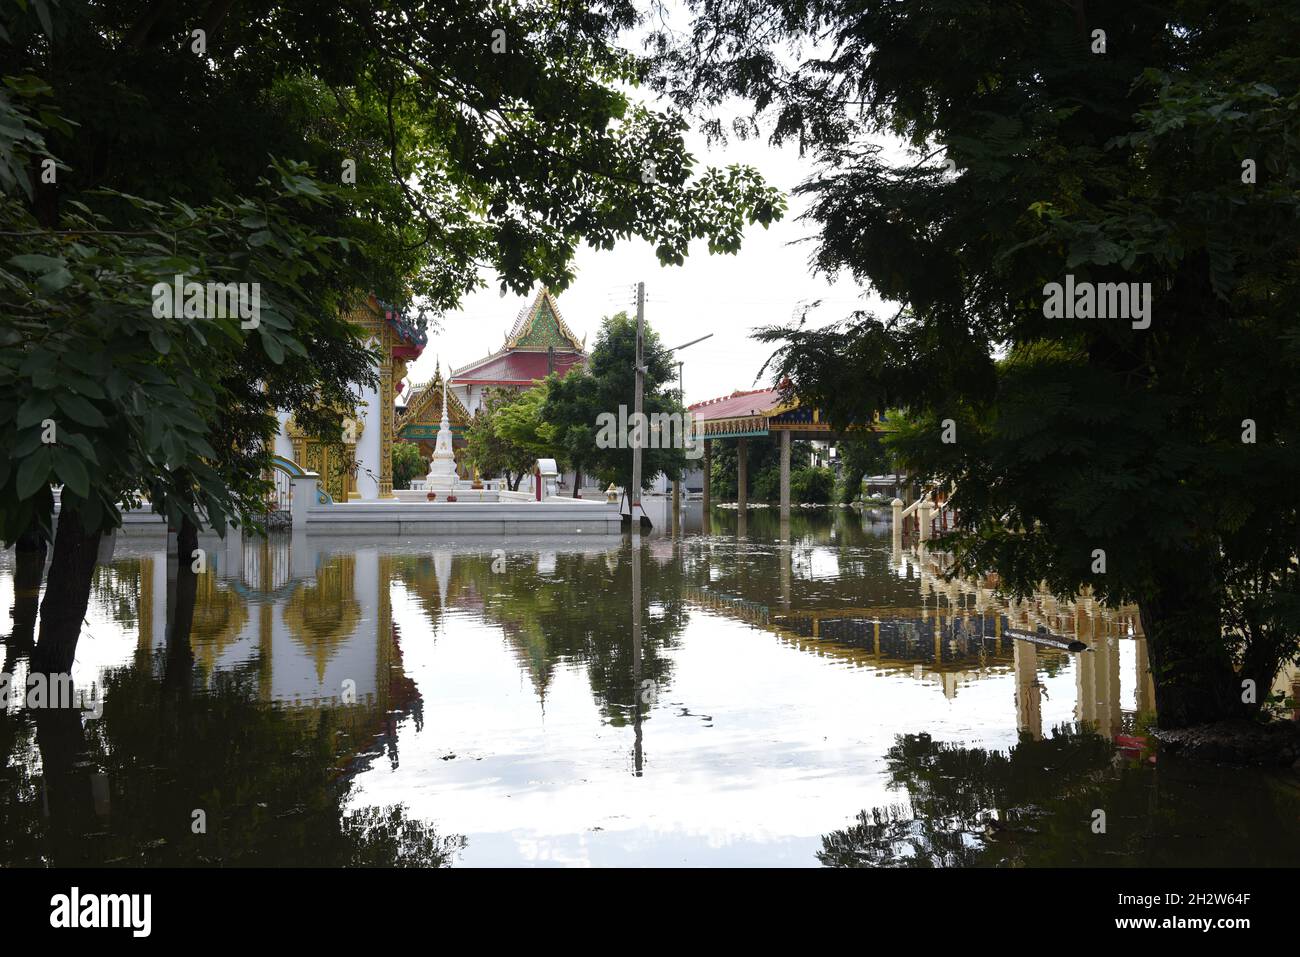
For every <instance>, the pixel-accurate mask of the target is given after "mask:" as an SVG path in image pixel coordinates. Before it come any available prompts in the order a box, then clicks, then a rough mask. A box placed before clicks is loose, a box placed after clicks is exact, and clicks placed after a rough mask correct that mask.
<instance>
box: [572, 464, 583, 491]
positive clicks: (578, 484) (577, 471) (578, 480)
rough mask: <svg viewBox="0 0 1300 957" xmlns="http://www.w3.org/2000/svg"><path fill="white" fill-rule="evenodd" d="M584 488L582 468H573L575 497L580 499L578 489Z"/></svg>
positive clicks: (576, 466)
mask: <svg viewBox="0 0 1300 957" xmlns="http://www.w3.org/2000/svg"><path fill="white" fill-rule="evenodd" d="M580 488H582V466H581V465H575V466H574V467H573V497H574V498H577V497H578V489H580Z"/></svg>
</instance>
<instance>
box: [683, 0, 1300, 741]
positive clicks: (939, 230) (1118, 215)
mask: <svg viewBox="0 0 1300 957" xmlns="http://www.w3.org/2000/svg"><path fill="white" fill-rule="evenodd" d="M691 6H692V7H693V9H694V10H695V11H696V14H697V15H696V18H695V21H694V28H693V31H692V36H691V43H692V46H691V47H685V46H681V45H674V44H673V42H672V41H671V40H670V39H668V38H666V37H665V38H664V39H663V40H662V42H661V44H660V47H659V51H660V54H661V57H660V67H661V71H660V74H659V81H658V82H659V83H660V84H661V85H662V86H663V87H664V88H665V89H667V90H669V92H670V93H671V94H672V95H673V96H675V97H676V101H677V102H678V103H679V104H682V105H686V104H694V105H697V106H700V107H706V108H707V107H709V106H710V105H712V104H717V103H720V102H721V101H722V99H723V98H724V97H726V96H728V95H731V94H737V93H739V94H741V95H743V96H745V97H747V98H748V99H749V101H750V102H751V103H752V104H753V107H754V109H753V112H752V113H751V115H750V119H751V120H753V119H756V117H757V115H758V114H763V113H767V112H772V113H774V114H775V125H774V130H775V135H776V136H777V137H778V138H794V139H797V140H798V142H799V143H800V145H801V147H802V148H803V149H805V150H807V151H810V152H811V153H812V154H813V157H814V160H815V161H816V163H817V166H818V172H817V174H816V175H815V176H814V177H812V178H811V179H810V180H809V181H807V182H806V183H805V184H803V185H802V186H801V187H800V191H801V192H802V193H803V194H804V195H806V196H808V197H809V198H810V200H811V203H812V205H811V209H810V216H811V218H812V219H813V220H815V221H816V222H817V223H818V224H819V226H820V235H819V237H818V248H817V252H816V254H815V260H814V261H815V263H816V265H817V267H818V268H820V269H822V270H825V271H827V272H833V271H837V270H840V269H844V270H847V271H848V272H850V273H851V274H852V275H853V276H855V277H856V278H857V279H859V280H860V281H862V282H864V283H870V284H871V285H872V286H873V287H874V288H875V290H876V291H878V292H879V294H880V295H881V296H882V297H884V298H885V299H887V300H890V301H892V302H893V303H894V304H895V305H896V307H897V309H896V311H894V312H893V313H892V314H888V315H884V316H877V315H874V314H871V313H869V312H867V311H858V312H855V313H854V314H852V315H851V316H849V317H847V318H846V319H845V320H844V321H843V322H841V323H839V324H836V325H834V326H832V327H829V328H820V329H814V328H809V327H806V326H799V327H793V328H774V329H767V330H765V331H763V333H762V335H761V338H763V339H764V340H765V341H768V342H773V343H775V344H777V345H778V351H777V355H776V362H775V368H776V373H777V375H778V376H786V375H788V376H790V377H791V379H792V380H793V383H794V385H793V389H794V391H796V392H798V393H799V394H800V395H801V396H802V397H803V398H805V399H806V400H807V401H809V402H813V403H816V404H817V405H818V406H819V407H820V408H821V409H823V410H824V411H825V412H826V413H827V414H829V416H830V417H831V420H832V421H833V422H835V423H836V424H837V425H839V426H841V427H844V426H847V425H850V424H854V423H865V422H867V421H869V418H870V416H871V413H872V412H873V411H874V410H879V409H885V408H893V407H901V408H904V409H906V410H907V411H908V412H909V413H910V414H911V415H912V416H913V418H914V422H915V424H914V426H913V427H910V428H908V429H906V430H904V431H903V432H902V433H900V435H899V436H898V439H897V441H896V442H894V443H893V448H894V449H895V450H896V452H897V454H898V455H899V457H900V458H901V460H902V463H903V464H904V465H905V466H906V467H908V468H909V470H911V471H913V472H914V473H916V474H918V475H922V476H926V477H928V478H929V479H931V480H933V481H935V482H937V483H939V484H942V485H944V486H945V487H947V488H948V489H949V490H952V491H954V494H953V497H952V504H953V505H954V507H955V508H956V509H957V510H958V516H959V520H958V527H957V528H956V530H955V531H954V533H953V534H952V535H950V536H949V537H948V539H947V545H948V547H950V548H951V549H952V550H953V551H954V553H955V555H956V558H957V566H956V567H957V569H958V570H960V571H965V572H972V571H976V570H987V569H992V570H995V571H997V572H998V573H999V574H1000V575H1001V578H1002V581H1003V583H1004V587H1007V588H1008V589H1011V590H1014V591H1017V592H1020V593H1024V592H1027V591H1028V589H1030V588H1031V587H1032V585H1033V584H1034V583H1036V582H1039V581H1046V582H1047V583H1048V585H1049V586H1050V587H1051V588H1052V589H1053V590H1055V591H1057V592H1058V593H1063V594H1073V593H1074V592H1075V591H1076V590H1078V589H1080V588H1084V587H1091V588H1092V589H1093V590H1094V591H1095V592H1096V594H1098V595H1099V596H1100V597H1102V598H1104V599H1107V600H1112V601H1114V600H1124V599H1131V600H1135V601H1136V602H1137V603H1138V605H1139V607H1140V610H1141V617H1142V623H1143V628H1144V630H1145V632H1146V635H1147V639H1148V642H1149V648H1150V654H1151V665H1152V671H1153V675H1154V679H1155V683H1156V700H1157V707H1158V712H1159V720H1160V723H1161V725H1162V726H1164V727H1180V726H1186V725H1191V724H1195V723H1199V722H1204V721H1213V720H1217V719H1222V718H1227V717H1231V716H1234V715H1238V714H1241V713H1242V712H1243V711H1244V710H1246V707H1245V706H1243V697H1244V695H1243V681H1245V680H1247V679H1248V680H1250V681H1253V682H1255V685H1256V686H1257V687H1258V688H1260V689H1263V688H1267V687H1268V685H1269V683H1270V682H1271V680H1272V678H1273V675H1274V674H1275V672H1276V668H1277V664H1278V661H1279V660H1282V657H1286V656H1290V655H1294V654H1295V653H1296V651H1297V640H1296V636H1297V634H1300V616H1298V615H1297V602H1296V601H1295V598H1296V596H1297V594H1300V567H1297V565H1296V561H1295V559H1296V543H1297V541H1300V517H1298V515H1300V513H1298V512H1297V508H1296V504H1295V502H1294V497H1293V496H1292V495H1291V494H1290V492H1291V484H1292V479H1291V476H1294V475H1296V474H1300V458H1298V457H1297V450H1298V449H1300V445H1298V444H1297V438H1298V437H1300V436H1297V433H1296V429H1297V425H1296V423H1297V421H1300V419H1297V415H1296V412H1297V395H1300V393H1298V392H1297V390H1296V389H1295V387H1294V384H1295V382H1296V378H1297V374H1298V373H1300V334H1297V331H1296V328H1295V323H1294V316H1295V313H1296V308H1297V305H1300V260H1297V258H1296V256H1295V245H1296V238H1297V233H1296V225H1295V224H1296V216H1297V213H1298V212H1300V189H1297V186H1298V185H1300V167H1298V166H1297V165H1296V164H1295V163H1294V162H1292V161H1291V160H1290V159H1289V157H1293V156H1294V155H1295V151H1296V145H1297V142H1298V141H1300V109H1298V108H1300V61H1297V60H1296V59H1295V58H1294V57H1293V56H1291V54H1290V52H1289V47H1290V45H1291V40H1290V39H1289V38H1291V37H1294V36H1295V35H1296V33H1297V29H1298V28H1300V10H1297V9H1296V8H1295V7H1294V6H1288V5H1283V4H1275V3H1269V2H1265V0H1238V2H1230V3H1226V4H1224V3H1219V4H1211V3H1205V2H1202V0H1186V2H1173V3H1169V4H1163V5H1159V6H1138V7H1134V6H1132V5H1127V4H1119V3H1114V2H1092V3H1084V2H1083V0H1071V2H1067V3H1059V4H1028V5H1017V4H969V3H959V2H955V0H954V2H941V3H937V4H936V3H930V2H927V3H907V2H903V3H898V2H884V0H869V2H866V3H857V2H848V0H842V2H831V3H817V4H813V3H808V2H803V0H787V2H778V3H777V4H775V10H774V11H768V12H767V13H766V14H765V16H764V17H763V19H762V20H755V19H754V18H753V17H751V16H749V14H750V13H752V6H753V5H752V4H751V3H750V2H748V0H722V2H711V3H708V4H704V3H692V4H691ZM813 41H816V42H817V43H818V44H819V46H821V47H825V48H828V49H831V50H833V52H832V53H831V54H829V55H820V54H819V55H817V56H816V57H810V58H808V59H804V60H801V61H796V62H793V63H791V61H790V60H789V59H788V58H786V57H777V56H772V55H770V54H771V51H772V50H773V49H774V48H775V47H776V46H777V45H779V44H786V43H794V44H799V43H811V42H813ZM720 129H721V126H720V125H718V124H715V126H714V130H715V131H718V130H720ZM882 132H888V133H892V134H894V135H896V136H898V137H901V138H902V140H903V145H904V146H906V147H907V148H908V149H910V150H911V152H912V154H913V155H912V156H911V157H910V158H908V159H906V160H904V161H901V162H899V161H896V160H895V159H894V158H893V154H891V153H890V152H889V151H887V150H885V149H884V148H883V147H882V145H881V144H880V143H878V142H873V141H872V140H871V137H872V136H873V135H877V134H880V133H882ZM1053 284H1056V285H1055V286H1053ZM1076 284H1077V286H1076ZM1130 284H1132V285H1130ZM1067 288H1078V289H1079V290H1081V291H1080V293H1079V298H1078V299H1077V300H1076V301H1074V302H1071V303H1069V306H1070V307H1071V308H1070V309H1068V310H1065V309H1061V310H1059V311H1058V309H1057V306H1058V304H1059V300H1060V298H1061V293H1062V292H1063V291H1064V290H1065V289H1067ZM1097 293H1100V294H1101V296H1102V297H1103V298H1104V300H1105V302H1104V306H1105V308H1104V311H1103V309H1102V308H1099V307H1098V300H1097V299H1096V294H1097ZM1089 297H1092V298H1091V299H1089ZM1075 305H1078V306H1079V308H1078V309H1077V310H1075V309H1074V308H1073V307H1074V306H1075ZM1249 583H1254V587H1252V586H1251V585H1250V584H1249ZM1243 604H1244V605H1246V606H1248V607H1249V609H1250V615H1239V614H1238V613H1237V609H1240V608H1241V607H1242V606H1243ZM1225 618H1227V619H1230V620H1234V621H1235V620H1237V619H1240V618H1255V619H1257V620H1258V621H1259V622H1260V627H1258V628H1250V627H1247V628H1244V629H1240V628H1232V629H1230V630H1228V631H1227V632H1225V629H1224V624H1225ZM1265 621H1267V624H1264V622H1265ZM1261 629H1262V630H1261ZM1261 638H1263V639H1264V640H1263V641H1262V642H1261ZM1279 656H1281V657H1279ZM1258 697H1261V698H1262V695H1260V696H1258Z"/></svg>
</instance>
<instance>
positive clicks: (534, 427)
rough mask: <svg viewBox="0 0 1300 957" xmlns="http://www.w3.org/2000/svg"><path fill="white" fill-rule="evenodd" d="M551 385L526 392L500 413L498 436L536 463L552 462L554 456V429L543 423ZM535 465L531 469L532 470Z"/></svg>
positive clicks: (542, 383) (498, 415) (497, 425)
mask: <svg viewBox="0 0 1300 957" xmlns="http://www.w3.org/2000/svg"><path fill="white" fill-rule="evenodd" d="M546 390H547V381H546V380H543V381H542V382H540V383H538V384H537V385H535V386H533V387H532V388H531V389H524V390H523V391H521V392H517V393H515V394H514V396H512V397H511V399H510V401H509V402H504V403H502V404H501V405H500V406H499V407H498V408H497V410H496V416H495V425H494V426H493V427H494V429H495V430H496V434H497V435H498V436H499V437H500V438H501V439H503V440H504V441H505V442H507V443H508V444H510V445H512V446H514V447H515V448H517V449H519V450H520V451H521V452H524V453H527V454H528V455H529V456H530V457H531V460H532V461H536V460H537V459H539V458H544V457H547V458H549V457H550V456H551V455H552V453H553V452H554V443H553V442H552V440H551V432H552V430H551V427H550V425H548V424H547V423H546V422H545V421H543V419H542V407H543V406H544V405H545V404H546ZM532 461H530V463H529V468H530V469H531V467H532Z"/></svg>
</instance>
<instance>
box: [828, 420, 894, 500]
mask: <svg viewBox="0 0 1300 957" xmlns="http://www.w3.org/2000/svg"><path fill="white" fill-rule="evenodd" d="M835 446H836V448H837V450H838V451H839V460H840V481H841V485H840V501H842V502H844V503H845V504H848V503H850V502H854V501H857V500H858V499H860V498H861V497H862V480H863V479H864V478H866V477H867V476H869V475H877V474H881V473H883V472H884V471H885V469H887V468H888V467H889V456H888V455H887V454H886V453H885V449H884V446H883V444H882V443H881V440H880V434H879V433H876V432H864V431H859V430H854V431H852V432H849V433H848V434H847V435H844V436H842V437H841V438H840V439H839V440H838V441H837V442H836V443H835Z"/></svg>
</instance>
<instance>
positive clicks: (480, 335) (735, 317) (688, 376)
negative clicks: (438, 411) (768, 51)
mask: <svg viewBox="0 0 1300 957" xmlns="http://www.w3.org/2000/svg"><path fill="white" fill-rule="evenodd" d="M630 42H631V43H635V42H636V41H635V40H631V41H630ZM632 93H633V95H634V96H636V95H637V94H638V93H639V94H641V95H643V96H646V97H649V95H650V91H648V90H638V91H632ZM651 104H652V105H654V104H655V101H653V100H651ZM686 146H687V149H688V150H689V151H690V153H691V154H692V155H693V156H694V157H695V160H696V170H697V171H699V170H702V169H704V168H706V167H708V166H719V167H722V166H727V165H730V164H732V163H744V164H748V165H750V166H753V167H755V168H756V169H757V170H758V171H759V172H760V173H761V174H762V175H763V177H764V179H765V180H766V181H767V182H768V183H769V184H771V185H773V186H776V187H777V188H779V189H781V190H782V191H784V192H785V193H786V194H787V199H788V209H787V212H786V215H785V218H784V219H782V220H781V222H779V223H776V224H774V225H773V226H771V227H769V228H768V229H767V230H764V229H763V228H762V227H761V226H758V225H755V226H751V227H749V228H748V229H747V230H746V233H745V238H744V242H743V245H742V248H741V250H740V252H739V253H738V254H736V255H734V256H728V255H718V256H711V255H709V253H708V245H707V242H706V241H704V240H699V241H697V242H696V243H694V244H693V245H692V247H691V254H690V256H689V257H688V258H687V260H686V263H685V265H683V266H667V267H663V266H660V265H659V262H658V260H657V259H656V258H655V255H654V251H653V248H652V246H651V245H650V244H649V243H647V242H644V241H642V240H639V239H637V240H631V241H628V242H625V243H620V244H619V245H617V246H615V248H614V249H612V250H593V249H589V248H587V247H585V246H583V247H581V248H580V249H579V250H578V253H577V256H576V258H575V262H574V267H575V274H576V278H575V280H574V282H573V283H572V285H570V287H569V288H568V289H567V290H565V291H564V292H563V293H562V294H560V295H559V297H558V304H559V307H560V312H561V314H562V315H563V316H564V319H565V322H566V323H568V325H569V328H571V329H572V330H573V331H574V333H575V334H576V335H577V336H578V337H579V338H582V336H583V335H586V336H587V345H588V347H589V348H590V347H591V346H592V345H593V344H594V343H595V340H596V334H597V332H598V330H599V328H600V323H601V320H602V318H604V317H605V316H609V315H613V314H614V313H616V312H618V311H619V310H621V309H626V310H627V312H628V313H629V314H634V312H635V302H636V299H635V286H636V283H637V282H638V281H643V282H645V284H646V320H647V322H648V323H649V324H650V326H651V327H652V328H653V329H655V330H656V331H657V332H658V333H659V335H660V338H661V341H662V342H663V343H664V345H665V346H670V347H671V346H677V345H681V344H682V343H685V342H689V341H690V340H692V339H695V338H698V337H699V336H702V335H704V334H706V333H710V332H711V333H713V338H711V339H707V340H705V341H704V342H701V343H699V344H697V345H693V346H691V347H690V348H689V349H685V350H683V351H682V352H681V353H680V354H679V355H680V357H681V360H682V361H683V362H684V363H685V366H684V369H683V380H684V386H685V391H686V399H687V401H688V402H697V401H700V400H702V399H709V398H713V397H715V396H720V395H727V394H729V393H731V392H732V391H733V390H735V389H753V388H760V387H766V386H768V385H770V384H771V383H772V381H773V377H772V374H771V372H770V371H769V372H768V373H767V374H765V375H764V377H763V379H762V380H760V381H757V382H756V381H755V377H756V376H757V375H758V372H759V370H760V369H761V368H762V366H763V363H764V361H765V360H766V359H767V357H768V356H769V355H770V354H771V352H772V347H771V346H769V345H766V344H764V343H761V342H757V341H755V340H754V339H752V338H750V333H751V331H752V330H753V329H755V328H756V327H759V326H765V325H776V324H787V323H789V322H791V320H792V319H793V318H794V317H795V316H796V314H797V313H798V312H799V311H800V310H801V309H802V305H803V304H804V303H807V302H810V301H813V300H821V302H822V305H821V307H820V308H819V309H818V310H817V311H816V312H815V313H814V314H813V318H812V319H811V320H810V321H811V322H813V323H815V324H818V325H822V324H826V323H829V322H832V321H834V320H836V319H839V318H842V317H843V316H844V315H846V314H847V313H849V312H850V311H852V310H853V309H855V308H859V307H861V306H862V305H865V304H867V300H866V298H865V297H864V296H863V293H862V291H861V290H860V289H859V288H858V287H857V285H856V284H855V283H854V282H853V280H852V279H851V278H849V277H844V278H841V279H839V280H838V281H836V282H833V283H832V282H828V281H827V280H826V279H825V278H824V277H814V276H813V275H812V273H811V269H810V268H809V265H808V261H809V258H810V256H811V255H812V252H813V244H812V243H811V242H801V240H806V239H808V238H809V237H811V236H813V235H814V234H815V232H816V224H815V223H812V222H798V221H797V217H798V216H799V214H800V213H802V212H803V210H804V208H805V207H806V201H803V200H799V199H797V198H796V197H793V196H790V195H789V193H790V191H791V190H792V189H793V188H794V187H795V186H797V185H799V183H801V182H803V181H804V180H805V179H807V178H808V177H809V176H810V175H811V174H812V173H813V166H812V163H811V161H810V160H808V159H806V158H801V157H800V156H799V153H798V148H797V147H795V146H793V145H791V146H786V147H781V148H775V147H772V146H770V145H769V144H768V143H767V141H766V139H757V140H754V139H751V140H747V141H744V142H741V141H737V140H735V139H734V138H733V139H731V140H730V141H729V142H728V143H727V145H726V146H725V147H724V146H721V145H716V144H715V146H714V147H713V148H712V149H710V148H709V147H708V146H707V145H706V143H705V139H704V137H703V136H702V135H701V134H699V133H698V132H696V131H695V130H691V131H689V132H688V133H687V134H686ZM484 278H485V279H486V280H487V282H488V287H487V288H486V289H483V290H480V291H478V292H476V293H474V294H472V295H469V296H467V297H466V298H465V299H464V301H463V303H462V307H461V309H460V310H458V311H456V312H451V313H448V314H447V315H446V316H445V317H444V318H443V321H442V324H441V327H440V328H439V329H437V330H435V331H432V332H431V334H430V337H429V345H428V346H427V347H426V349H425V351H424V354H423V355H422V356H421V357H420V359H419V361H417V362H415V363H413V364H412V365H411V368H410V371H409V375H410V378H411V381H412V382H423V381H426V380H428V379H430V378H432V377H433V374H434V364H435V362H436V361H439V360H441V363H442V367H443V369H446V368H447V367H448V366H451V367H453V368H454V367H457V366H462V365H465V364H466V363H468V362H471V361H473V360H475V359H479V358H482V357H484V356H486V355H488V354H489V353H491V352H494V351H496V350H497V349H498V348H500V347H501V344H502V343H503V341H504V339H505V335H506V332H507V331H508V330H509V328H510V326H511V325H512V323H513V322H514V319H515V317H516V316H517V315H518V313H519V310H520V309H521V308H522V307H523V306H524V305H525V304H526V303H528V302H529V301H531V298H532V297H531V296H529V297H519V296H514V295H508V296H506V297H504V298H503V297H502V296H501V294H500V292H499V283H498V281H497V279H496V276H495V275H493V274H490V273H485V274H484ZM533 294H534V295H535V294H536V289H534V290H533ZM871 305H872V306H874V307H876V308H879V306H880V303H879V300H878V299H876V298H875V297H872V301H871Z"/></svg>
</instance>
